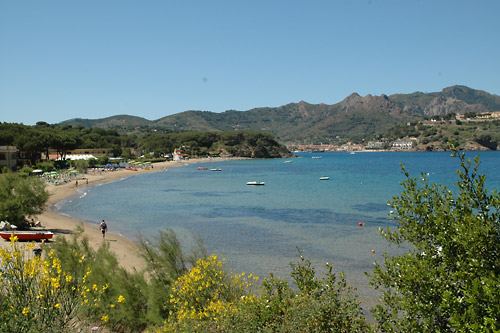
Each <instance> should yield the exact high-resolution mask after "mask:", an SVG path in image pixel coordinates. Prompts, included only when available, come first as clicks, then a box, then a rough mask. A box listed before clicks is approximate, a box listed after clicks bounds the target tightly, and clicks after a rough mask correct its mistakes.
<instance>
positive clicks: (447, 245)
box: [0, 153, 500, 332]
mask: <svg viewBox="0 0 500 333" xmlns="http://www.w3.org/2000/svg"><path fill="white" fill-rule="evenodd" d="M456 156H457V157H458V159H459V161H460V166H461V170H460V171H458V175H459V181H458V183H457V185H458V186H457V188H456V189H448V188H446V187H444V186H441V185H438V184H429V182H428V180H427V179H426V177H425V175H424V174H422V175H421V177H418V178H410V176H409V175H408V173H406V171H404V172H405V174H406V177H407V178H406V180H405V181H404V182H403V183H402V185H403V187H404V191H403V193H402V194H401V195H400V196H399V197H395V198H394V199H393V200H392V202H391V205H392V207H393V209H394V214H393V218H394V221H395V223H396V225H397V227H398V228H397V229H395V230H384V231H382V235H383V236H384V237H386V238H387V239H388V240H389V241H391V242H394V243H396V244H406V245H407V246H408V245H411V246H410V248H411V250H410V251H408V253H406V254H404V255H401V256H397V257H391V256H388V255H387V256H386V258H385V262H384V263H383V264H381V263H379V264H378V265H377V266H376V268H375V270H374V272H373V273H372V274H371V277H372V283H373V285H374V287H375V288H378V289H380V290H381V292H382V297H381V299H380V304H379V305H377V306H376V307H375V308H374V309H373V310H372V311H373V316H374V318H375V322H374V323H373V324H371V325H368V324H367V322H366V319H365V317H364V315H363V312H362V310H361V307H360V303H359V300H358V299H357V297H356V295H355V292H354V290H353V289H352V288H351V287H349V286H347V284H346V282H345V280H344V278H343V275H342V273H340V274H338V276H337V275H336V274H335V273H334V272H333V268H332V266H330V265H327V270H326V271H327V273H326V274H324V275H322V276H321V277H320V276H318V275H317V274H316V270H315V268H314V267H313V266H312V265H311V263H310V261H309V260H308V259H306V258H304V257H303V255H302V252H300V251H299V260H298V262H296V263H292V264H291V268H292V273H291V280H290V281H291V282H288V281H287V280H285V279H281V278H277V277H274V276H273V275H272V274H271V275H270V276H269V277H268V278H265V279H263V280H262V281H260V280H259V279H258V278H257V277H255V276H252V275H250V274H248V275H247V274H245V273H244V272H242V273H240V274H233V273H232V272H231V271H230V270H228V269H227V268H226V267H225V264H224V260H223V259H219V258H218V257H217V256H215V255H212V256H209V255H207V254H206V251H205V250H204V249H203V246H202V245H201V244H198V246H195V247H194V249H193V251H192V253H189V254H187V253H184V252H183V251H182V250H181V246H180V245H181V244H180V243H179V241H178V239H177V237H176V236H175V233H173V232H172V231H171V230H166V231H164V232H162V233H161V234H160V235H159V237H158V239H157V240H156V241H155V242H154V243H147V242H142V253H143V256H144V258H145V259H146V261H147V262H148V267H147V269H146V270H145V271H144V272H134V273H129V272H127V271H126V270H124V269H123V268H121V267H120V266H119V265H118V263H117V260H116V257H115V256H114V255H113V254H112V253H111V252H110V251H109V248H108V247H107V246H106V244H105V243H104V244H103V245H102V246H101V248H99V249H97V250H93V249H92V248H90V246H89V244H88V242H87V240H86V239H85V238H81V237H80V235H79V233H78V232H77V233H76V234H75V236H74V238H73V239H72V240H71V241H66V240H65V239H62V238H59V239H58V241H57V242H55V243H54V244H51V245H50V246H47V249H45V250H44V255H43V256H42V258H38V257H33V256H32V255H31V252H30V251H29V245H28V249H27V250H24V249H22V248H21V247H20V246H19V245H18V244H16V242H15V239H13V241H14V242H13V243H12V247H11V249H10V251H9V250H3V251H1V252H0V257H1V260H2V266H1V267H2V269H1V275H0V283H1V284H2V289H1V291H0V312H1V313H0V318H2V319H1V323H0V327H2V330H3V331H19V330H21V331H26V332H34V331H40V330H42V329H43V330H45V331H49V332H51V331H53V332H56V331H64V330H68V329H69V328H70V329H71V330H72V331H77V330H81V331H88V330H89V329H90V328H92V329H95V330H97V329H106V330H110V331H114V332H139V331H148V332H161V331H193V332H194V331H196V332H255V331H257V332H289V331H296V332H302V331H307V332H325V331H334V332H337V331H339V332H365V331H384V332H385V331H389V332H407V331H473V332H477V331H480V332H488V331H491V332H493V331H498V330H500V322H499V318H500V278H499V276H500V274H499V273H500V272H499V262H498V261H499V259H498V253H499V250H500V228H499V227H500V225H499V224H500V220H499V215H498V214H499V208H500V195H499V194H498V193H497V192H495V191H493V192H488V190H487V189H486V188H485V187H484V181H485V177H484V176H482V175H478V173H477V168H478V165H479V161H478V160H477V159H476V160H475V161H474V162H471V161H468V160H466V159H465V157H464V155H463V154H458V153H457V154H456ZM403 170H404V169H403ZM11 295H15V297H9V296H11ZM26 299H29V300H30V302H29V303H26V302H24V300H26Z"/></svg>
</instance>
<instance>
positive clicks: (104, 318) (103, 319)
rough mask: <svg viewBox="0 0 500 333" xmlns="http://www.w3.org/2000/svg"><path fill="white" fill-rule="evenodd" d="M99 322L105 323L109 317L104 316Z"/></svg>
mask: <svg viewBox="0 0 500 333" xmlns="http://www.w3.org/2000/svg"><path fill="white" fill-rule="evenodd" d="M101 320H102V321H103V322H105V323H107V322H108V321H109V316H107V315H105V316H102V317H101Z"/></svg>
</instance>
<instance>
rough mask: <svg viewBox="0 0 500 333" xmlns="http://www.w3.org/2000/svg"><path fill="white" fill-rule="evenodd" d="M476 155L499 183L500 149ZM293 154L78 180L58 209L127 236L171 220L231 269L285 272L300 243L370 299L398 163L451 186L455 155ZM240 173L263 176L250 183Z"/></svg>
mask: <svg viewBox="0 0 500 333" xmlns="http://www.w3.org/2000/svg"><path fill="white" fill-rule="evenodd" d="M477 154H479V155H480V161H481V166H480V169H479V172H480V173H481V174H486V175H487V182H486V183H487V188H488V189H489V190H498V189H500V175H499V173H498V165H500V163H499V162H500V153H498V152H481V153H477V152H469V153H467V156H468V157H470V158H473V157H474V156H476V155H477ZM297 155H298V157H299V158H293V159H286V160H285V159H269V160H234V161H225V162H211V161H207V162H206V163H202V164H188V165H186V166H180V167H174V168H169V169H168V170H167V171H166V172H158V173H151V174H141V175H137V176H134V177H129V178H125V179H121V180H119V181H116V182H113V183H108V184H102V185H98V186H94V187H87V188H81V189H79V193H78V195H77V196H74V197H71V198H68V199H67V200H65V201H63V202H60V203H58V204H57V206H56V210H57V211H58V212H59V213H61V214H65V215H69V216H71V217H74V218H76V219H79V220H82V221H86V222H89V223H94V224H98V223H99V221H100V220H102V219H105V220H106V221H107V222H108V226H109V227H110V231H112V232H117V233H119V234H122V235H124V236H126V237H128V238H131V239H136V238H137V237H138V235H139V234H140V235H142V236H143V237H146V238H148V239H151V238H154V237H155V236H156V235H157V234H158V230H163V229H164V228H165V227H169V228H172V229H173V230H175V231H176V232H177V233H178V235H180V237H181V240H182V241H183V243H184V244H185V246H186V247H189V244H191V243H192V240H193V237H192V236H193V234H194V233H198V234H199V235H200V236H201V237H202V238H203V239H204V241H205V245H206V247H207V249H208V250H209V252H210V253H216V254H218V255H219V256H221V257H224V258H226V259H227V261H228V263H229V265H230V267H232V268H233V269H234V271H235V273H240V272H242V271H244V272H247V273H254V274H257V275H258V276H260V277H266V276H268V274H269V272H274V274H275V275H278V276H281V277H285V278H287V279H289V276H290V267H289V263H290V262H292V261H294V262H297V250H296V248H297V247H298V248H300V249H301V250H302V251H303V253H304V256H306V257H308V258H310V259H311V261H312V262H313V264H315V265H316V266H317V268H318V270H319V271H321V268H322V267H323V266H324V264H325V262H330V263H333V264H334V267H335V270H336V271H337V272H340V271H344V272H345V274H346V277H347V279H348V281H349V283H351V284H353V285H354V286H356V287H357V288H358V291H359V293H360V295H361V297H362V298H363V299H373V298H374V297H375V293H374V291H373V290H371V288H370V287H369V285H368V278H367V277H366V276H365V274H364V273H365V272H371V271H372V270H373V267H374V261H375V260H379V261H382V260H383V256H382V255H383V253H384V252H386V251H387V252H389V253H397V252H398V251H401V250H398V249H397V248H394V247H390V246H389V245H388V244H387V242H386V241H385V240H384V239H382V238H381V237H380V235H379V233H378V231H377V229H378V228H379V227H382V228H386V227H389V226H393V222H392V221H391V219H390V218H389V216H388V215H389V211H390V209H391V208H390V207H389V206H388V205H387V202H388V200H390V199H391V198H392V197H393V196H395V195H398V194H400V193H401V191H402V187H401V185H400V184H399V183H400V182H401V181H402V180H403V179H404V177H403V175H402V173H401V167H400V163H404V164H405V165H406V169H407V170H408V171H409V172H410V175H411V176H419V175H420V174H421V173H422V172H423V173H424V174H425V175H427V177H429V179H430V181H431V182H437V183H440V184H443V185H446V186H449V187H451V188H453V187H454V184H455V183H456V181H457V180H458V176H457V175H456V170H457V169H458V168H459V165H458V159H456V158H451V157H450V153H449V152H372V153H356V154H349V153H298V154H297ZM313 157H314V158H313ZM198 167H206V168H208V170H198ZM211 168H220V169H221V171H219V172H214V171H210V169H211ZM320 177H329V179H328V180H320ZM248 181H263V182H265V183H266V184H265V186H248V185H246V182H248ZM360 223H362V224H363V225H362V226H360ZM372 250H374V253H373V251H372Z"/></svg>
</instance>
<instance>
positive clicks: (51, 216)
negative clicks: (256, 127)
mask: <svg viewBox="0 0 500 333" xmlns="http://www.w3.org/2000/svg"><path fill="white" fill-rule="evenodd" d="M222 160H224V159H216V158H214V159H191V160H187V161H181V162H172V161H168V162H160V163H155V164H154V168H151V169H149V170H146V169H138V170H137V171H133V170H125V169H120V170H117V171H107V172H99V173H95V174H94V173H93V172H89V173H87V174H83V175H80V176H83V177H85V178H87V179H88V184H87V181H86V180H83V179H80V180H79V182H78V186H77V185H76V182H75V181H74V180H73V181H71V182H68V183H66V184H62V185H54V184H48V185H47V191H48V192H49V195H50V197H49V200H48V202H47V205H46V208H45V210H44V211H43V213H42V214H40V215H38V216H36V217H35V219H38V220H39V221H40V222H41V224H42V226H43V227H44V228H43V230H50V231H52V232H53V233H54V237H53V239H52V240H50V242H48V243H47V244H50V243H54V242H57V238H58V237H66V238H68V239H70V238H71V237H72V235H73V233H74V231H75V230H76V228H77V226H78V225H81V226H82V227H83V229H84V232H83V236H84V237H86V238H87V239H88V240H89V244H90V245H91V246H92V247H93V248H94V249H97V248H99V246H100V245H101V244H102V242H103V241H105V242H107V243H108V244H109V246H110V249H111V251H112V252H114V253H115V254H116V255H117V258H118V262H119V263H120V265H121V266H122V267H124V268H126V269H127V270H129V271H133V270H141V269H142V268H144V266H145V263H144V261H143V260H142V258H141V257H140V255H139V247H138V245H137V244H136V243H135V242H133V241H131V240H129V239H127V238H124V237H122V236H119V235H117V234H114V233H113V226H110V225H109V224H108V232H107V233H106V238H105V240H103V238H102V234H101V232H100V230H99V228H98V223H99V222H100V221H95V223H96V225H93V224H89V223H83V222H81V221H78V220H75V219H72V218H69V217H67V216H63V215H59V214H57V213H56V212H54V211H53V210H51V209H50V207H51V206H52V205H54V204H55V203H57V202H59V201H61V200H63V199H65V198H67V197H69V196H71V195H74V194H76V193H77V188H81V187H84V186H93V185H94V184H98V183H105V182H111V181H113V180H116V179H120V178H123V177H130V176H134V175H138V174H144V173H152V172H162V171H165V169H168V168H170V167H177V166H182V165H185V164H191V163H200V162H215V161H222ZM34 229H37V228H34ZM9 244H10V241H8V240H3V239H0V246H1V247H4V248H7V247H9ZM23 244H24V243H23Z"/></svg>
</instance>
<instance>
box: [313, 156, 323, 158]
mask: <svg viewBox="0 0 500 333" xmlns="http://www.w3.org/2000/svg"><path fill="white" fill-rule="evenodd" d="M311 158H321V156H313V157H311Z"/></svg>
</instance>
